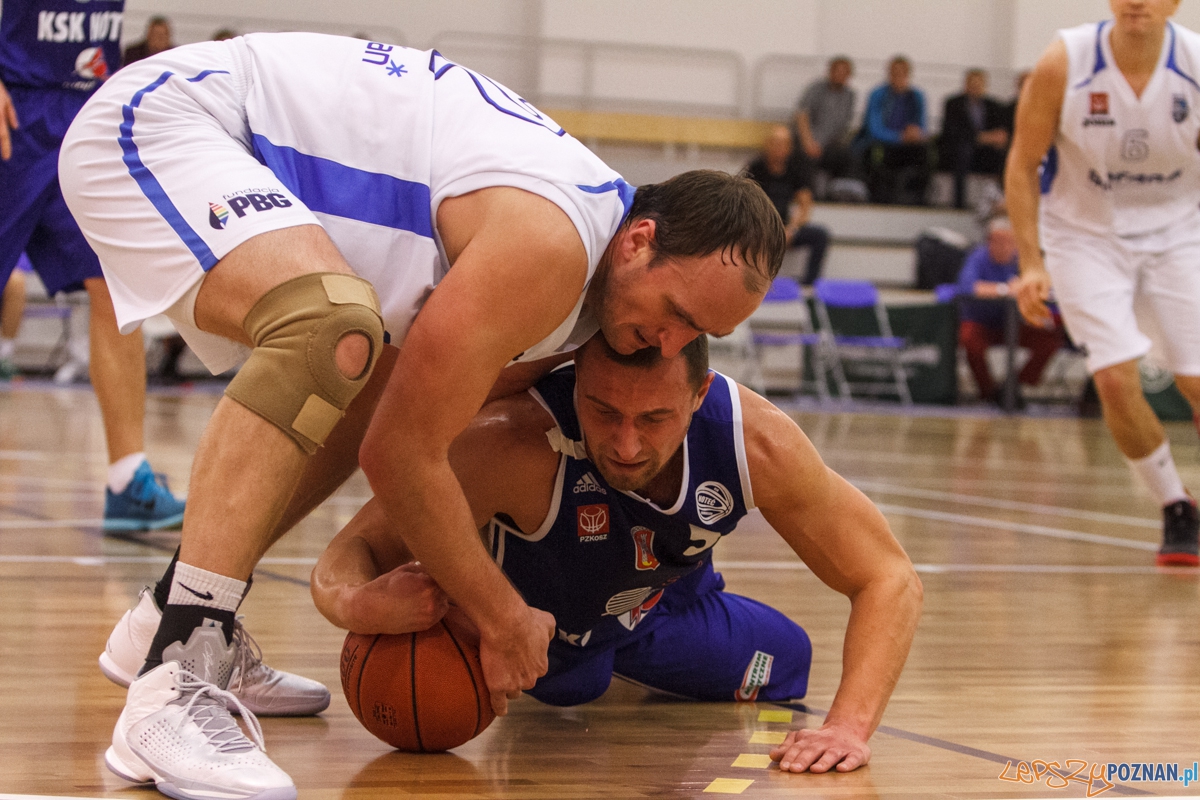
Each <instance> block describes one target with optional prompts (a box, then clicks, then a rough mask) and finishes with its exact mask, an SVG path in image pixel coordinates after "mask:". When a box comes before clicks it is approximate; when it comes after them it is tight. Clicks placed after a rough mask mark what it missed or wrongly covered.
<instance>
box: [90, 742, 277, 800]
mask: <svg viewBox="0 0 1200 800" xmlns="http://www.w3.org/2000/svg"><path fill="white" fill-rule="evenodd" d="M134 758H136V756H134ZM137 760H138V761H139V762H140V761H141V759H137ZM104 764H105V766H107V767H108V769H109V771H110V772H112V773H113V774H114V775H116V776H117V777H119V778H121V779H123V780H127V781H129V782H130V783H135V784H139V785H142V786H148V785H150V784H154V788H156V789H158V791H160V792H162V793H163V794H165V795H166V796H167V797H174V798H175V799H176V800H296V787H295V786H281V787H279V788H276V789H264V790H263V791H261V792H258V793H257V794H245V793H243V792H220V791H215V790H212V789H207V790H198V789H193V790H187V789H180V788H179V787H177V786H175V784H173V783H171V782H170V781H168V780H166V779H164V778H161V777H159V776H158V775H155V774H154V772H153V771H152V770H150V769H149V768H148V767H146V766H145V764H140V765H139V766H138V767H136V768H135V767H134V766H133V765H131V764H130V763H129V759H126V758H121V756H119V755H118V754H117V751H116V748H115V747H109V748H108V750H106V751H105V753H104ZM143 776H146V777H143Z"/></svg>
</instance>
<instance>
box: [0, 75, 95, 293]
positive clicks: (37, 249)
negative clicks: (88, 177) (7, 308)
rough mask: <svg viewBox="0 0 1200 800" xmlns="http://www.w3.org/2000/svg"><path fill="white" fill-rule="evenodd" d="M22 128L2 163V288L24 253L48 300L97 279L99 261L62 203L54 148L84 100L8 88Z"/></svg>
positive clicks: (62, 92) (79, 94)
mask: <svg viewBox="0 0 1200 800" xmlns="http://www.w3.org/2000/svg"><path fill="white" fill-rule="evenodd" d="M8 91H9V93H10V94H11V95H12V100H13V105H14V106H15V107H16V109H17V119H18V121H19V122H20V124H21V127H19V128H17V129H16V130H15V131H12V148H13V154H12V158H10V159H9V160H8V161H0V186H2V187H4V189H3V191H0V286H3V285H4V284H5V283H6V282H7V281H8V276H9V275H10V274H11V273H12V270H13V267H15V266H16V264H17V260H18V259H19V258H20V256H21V252H22V251H24V252H25V253H27V254H28V255H29V260H30V261H31V262H33V268H34V271H35V272H37V274H38V277H40V278H41V279H42V283H44V284H46V291H47V292H48V293H50V294H51V295H53V294H55V293H56V292H62V291H73V290H76V289H82V288H83V281H84V280H85V279H87V278H101V277H103V272H102V271H101V269H100V260H99V259H98V258H96V254H95V253H94V252H93V251H92V248H91V247H90V246H89V245H88V243H87V240H86V239H85V238H84V237H83V234H82V233H81V232H80V230H79V226H78V225H77V224H76V223H75V218H74V217H72V216H71V212H70V211H68V210H67V204H66V203H65V202H63V196H62V191H61V190H60V189H59V187H58V149H59V146H60V145H61V144H62V139H63V135H64V134H66V132H67V128H68V127H69V126H70V124H71V120H72V119H74V118H75V114H77V113H78V112H79V109H80V108H81V107H82V106H83V104H84V102H85V101H86V100H87V98H88V96H87V95H86V94H83V93H82V92H72V91H67V90H63V89H28V88H25V87H21V86H10V87H8Z"/></svg>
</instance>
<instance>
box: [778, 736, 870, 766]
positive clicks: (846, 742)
mask: <svg viewBox="0 0 1200 800" xmlns="http://www.w3.org/2000/svg"><path fill="white" fill-rule="evenodd" d="M771 760H772V761H777V762H779V769H780V771H782V772H804V771H806V770H807V771H808V772H828V771H829V770H831V769H836V770H837V771H838V772H850V771H851V770H854V769H858V768H859V767H861V766H862V765H863V764H866V763H867V762H868V761H870V760H871V748H870V747H868V746H867V743H866V740H864V739H862V738H860V737H859V736H858V734H856V733H854V732H852V731H850V730H849V729H847V728H845V727H842V726H840V725H824V726H822V727H820V728H817V729H816V730H802V731H791V732H789V733H788V735H787V738H786V739H784V740H783V744H781V745H779V746H778V747H776V748H775V749H773V750H772V751H771Z"/></svg>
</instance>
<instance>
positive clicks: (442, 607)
mask: <svg viewBox="0 0 1200 800" xmlns="http://www.w3.org/2000/svg"><path fill="white" fill-rule="evenodd" d="M342 604H343V606H344V607H345V608H346V609H347V611H348V613H347V619H348V620H349V625H350V628H351V630H354V631H355V632H356V633H411V632H413V631H423V630H427V629H429V628H430V627H432V626H433V625H436V624H437V622H438V620H440V619H441V618H442V617H443V616H445V614H446V610H447V609H448V608H449V607H450V598H449V597H447V596H446V593H445V592H444V591H442V587H440V586H438V585H437V582H436V581H434V579H433V578H431V577H430V576H429V574H428V573H426V572H425V570H424V568H423V567H422V566H421V565H420V564H417V563H409V564H402V565H401V566H399V567H396V568H395V569H394V570H392V571H391V572H386V573H384V574H383V575H380V576H379V577H378V578H376V579H375V580H373V581H368V582H367V583H364V584H362V585H361V586H355V587H353V588H351V589H347V590H346V596H345V597H344V598H343V600H342Z"/></svg>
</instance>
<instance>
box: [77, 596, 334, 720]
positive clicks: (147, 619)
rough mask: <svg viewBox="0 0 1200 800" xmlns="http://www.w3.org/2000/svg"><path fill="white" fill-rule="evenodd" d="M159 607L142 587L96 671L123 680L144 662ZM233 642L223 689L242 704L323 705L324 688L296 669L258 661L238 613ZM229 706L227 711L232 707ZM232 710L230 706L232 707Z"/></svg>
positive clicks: (261, 711)
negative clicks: (230, 665) (230, 670)
mask: <svg viewBox="0 0 1200 800" xmlns="http://www.w3.org/2000/svg"><path fill="white" fill-rule="evenodd" d="M161 619H162V612H161V611H159V610H158V606H157V605H155V603H154V592H153V591H151V590H150V588H149V587H147V588H145V589H142V593H141V596H140V597H138V602H137V605H135V606H134V607H133V608H132V609H130V610H129V611H126V612H125V615H124V616H123V617H121V620H120V622H118V623H117V625H116V627H115V628H113V631H112V633H111V634H109V636H108V642H107V644H106V645H105V647H104V652H103V653H101V654H100V671H101V672H103V673H104V675H105V676H106V677H107V678H108V679H109V680H110V681H112V682H113V683H115V684H117V685H119V686H129V685H130V683H132V682H133V680H134V679H135V678H136V677H137V674H138V670H140V669H141V668H142V664H144V663H146V654H147V653H149V652H150V643H151V642H153V641H154V634H155V633H156V632H157V631H158V622H159V620H161ZM233 644H234V648H235V654H234V660H233V674H232V675H231V676H230V680H229V691H230V692H231V693H232V694H234V695H236V696H237V697H238V699H240V700H241V701H242V704H243V705H245V706H246V708H248V709H250V710H251V711H253V712H254V713H255V714H258V715H260V716H305V715H308V714H319V713H320V712H322V711H324V710H325V709H326V708H328V707H329V699H330V698H329V690H328V689H326V688H325V686H324V685H323V684H321V683H318V682H317V681H314V680H310V679H308V678H305V677H303V676H301V675H294V674H292V673H290V672H284V671H282V670H277V669H272V668H271V667H269V666H267V665H266V664H264V663H263V660H262V650H261V649H260V648H259V646H258V643H257V642H255V641H254V637H252V636H251V635H250V633H249V632H248V631H247V630H246V629H245V627H244V626H243V625H242V618H241V617H238V619H237V622H236V623H234V628H233ZM235 708H236V707H235V706H232V705H231V706H230V709H229V710H230V711H235ZM235 713H236V712H235Z"/></svg>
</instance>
